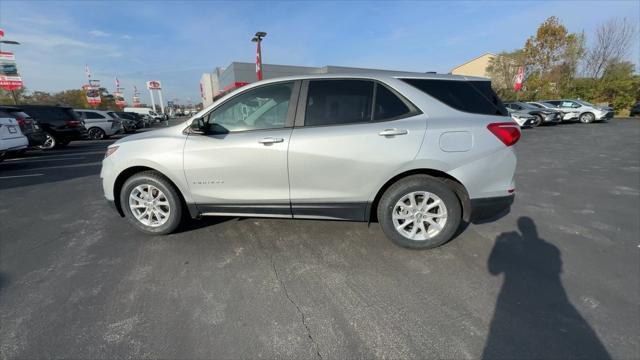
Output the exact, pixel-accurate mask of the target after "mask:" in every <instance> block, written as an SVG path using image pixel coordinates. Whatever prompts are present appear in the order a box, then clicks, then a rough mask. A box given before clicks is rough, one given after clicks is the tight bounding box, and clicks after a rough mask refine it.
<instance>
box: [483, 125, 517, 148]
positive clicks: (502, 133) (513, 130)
mask: <svg viewBox="0 0 640 360" xmlns="http://www.w3.org/2000/svg"><path fill="white" fill-rule="evenodd" d="M487 129H489V131H491V133H492V134H493V135H495V136H496V137H497V138H498V139H500V141H502V142H503V143H504V144H505V145H507V146H511V145H513V144H515V143H517V142H518V139H520V128H519V126H518V124H516V123H514V122H499V123H491V124H489V125H487Z"/></svg>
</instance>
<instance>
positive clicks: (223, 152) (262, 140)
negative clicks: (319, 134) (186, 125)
mask: <svg viewBox="0 0 640 360" xmlns="http://www.w3.org/2000/svg"><path fill="white" fill-rule="evenodd" d="M299 90H300V82H293V81H288V82H278V83H271V84H267V85H262V86H259V87H255V88H251V89H248V90H245V91H243V92H240V93H239V94H237V95H236V96H234V97H232V98H230V99H228V100H227V101H225V102H224V103H222V104H220V105H219V106H216V107H215V108H214V109H213V110H212V111H210V112H208V113H207V114H205V115H204V116H203V117H202V120H203V121H204V122H205V124H206V128H207V133H205V134H189V136H188V138H187V141H186V143H185V148H184V173H185V177H186V180H187V182H188V184H189V187H190V190H191V194H192V197H193V199H194V201H195V202H196V204H197V206H198V208H199V209H200V211H202V212H204V213H210V214H229V215H231V214H253V215H262V216H291V208H290V206H289V179H288V175H287V148H288V146H289V140H290V137H291V130H292V127H293V119H294V115H295V108H296V103H297V97H298V94H299Z"/></svg>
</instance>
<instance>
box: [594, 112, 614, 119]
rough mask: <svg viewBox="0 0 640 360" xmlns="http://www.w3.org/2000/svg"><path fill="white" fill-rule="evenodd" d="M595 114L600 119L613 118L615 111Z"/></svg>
mask: <svg viewBox="0 0 640 360" xmlns="http://www.w3.org/2000/svg"><path fill="white" fill-rule="evenodd" d="M595 116H596V120H598V121H601V120H609V119H613V111H607V112H601V113H598V114H595Z"/></svg>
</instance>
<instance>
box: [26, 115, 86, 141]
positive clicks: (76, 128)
mask: <svg viewBox="0 0 640 360" xmlns="http://www.w3.org/2000/svg"><path fill="white" fill-rule="evenodd" d="M20 107H21V108H22V109H23V111H24V112H25V113H27V114H29V115H31V117H33V118H34V119H35V120H37V121H38V123H39V124H40V126H41V127H42V130H43V131H44V132H45V136H46V140H45V142H44V144H43V145H42V148H43V149H52V148H54V147H62V146H66V145H67V144H69V142H71V141H73V140H80V139H82V138H86V137H87V129H85V127H84V124H83V123H82V120H81V119H80V118H79V117H78V114H76V113H75V111H73V109H72V108H70V107H66V106H50V105H21V106H20Z"/></svg>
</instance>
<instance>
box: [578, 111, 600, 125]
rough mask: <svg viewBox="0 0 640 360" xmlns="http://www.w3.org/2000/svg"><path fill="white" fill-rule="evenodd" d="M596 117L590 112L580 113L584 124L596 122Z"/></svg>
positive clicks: (580, 118)
mask: <svg viewBox="0 0 640 360" xmlns="http://www.w3.org/2000/svg"><path fill="white" fill-rule="evenodd" d="M595 119H596V116H595V115H593V114H592V113H590V112H586V113H582V114H580V117H579V120H580V122H581V123H583V124H589V123H592V122H594V120H595Z"/></svg>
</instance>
